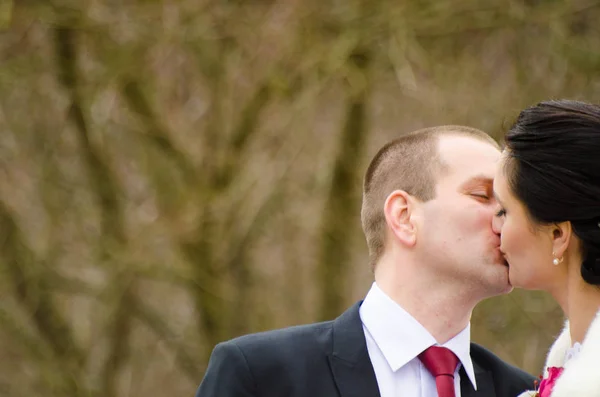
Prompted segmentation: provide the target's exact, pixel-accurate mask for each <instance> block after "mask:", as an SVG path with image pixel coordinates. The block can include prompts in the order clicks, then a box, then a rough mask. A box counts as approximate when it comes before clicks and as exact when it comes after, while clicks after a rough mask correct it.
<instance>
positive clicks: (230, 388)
mask: <svg viewBox="0 0 600 397" xmlns="http://www.w3.org/2000/svg"><path fill="white" fill-rule="evenodd" d="M196 397H258V394H257V392H256V383H255V381H254V378H253V376H252V373H251V372H250V366H249V365H248V361H247V360H246V357H245V356H244V353H243V352H242V351H241V349H240V348H239V346H237V345H236V344H234V343H231V342H225V343H220V344H218V345H217V346H216V347H215V349H214V350H213V352H212V354H211V356H210V360H209V362H208V368H207V370H206V373H205V374H204V379H203V380H202V383H200V387H199V388H198V391H197V392H196Z"/></svg>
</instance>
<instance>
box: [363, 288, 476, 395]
mask: <svg viewBox="0 0 600 397" xmlns="http://www.w3.org/2000/svg"><path fill="white" fill-rule="evenodd" d="M360 318H361V320H362V323H363V325H364V327H365V328H366V329H367V331H368V332H369V333H370V334H371V336H372V337H373V340H374V341H375V344H377V346H378V347H379V350H381V352H382V354H383V356H384V357H385V359H386V361H387V363H388V364H389V366H390V368H391V369H392V371H394V372H396V371H397V370H398V369H400V368H401V367H403V366H404V365H406V364H407V363H408V362H409V361H411V360H413V359H414V358H416V357H417V356H418V355H419V354H420V353H421V352H423V351H424V350H425V349H427V348H428V347H430V346H433V345H438V343H437V342H436V340H435V338H434V337H433V336H432V335H431V333H429V331H427V329H425V327H423V325H421V323H419V322H418V321H417V320H416V319H415V318H414V317H412V316H411V315H410V314H409V313H408V312H407V311H406V310H404V309H403V308H402V307H401V306H400V305H398V304H397V303H396V302H394V301H393V300H392V299H391V298H390V297H389V296H387V295H386V294H385V293H384V292H383V291H382V290H381V289H380V288H379V287H378V286H377V283H373V285H372V286H371V289H370V290H369V293H368V294H367V296H366V297H365V299H364V301H363V303H362V305H361V307H360ZM470 339H471V325H470V324H468V325H467V327H465V329H463V330H462V331H461V332H460V333H459V334H458V335H456V336H455V337H454V338H452V339H450V340H449V341H448V342H446V343H444V344H443V345H442V346H444V347H447V348H448V349H450V350H452V352H454V354H456V356H457V357H458V359H459V360H460V362H461V364H462V366H463V368H464V369H465V372H466V374H467V376H468V377H469V380H470V381H471V383H472V384H473V387H474V388H475V390H477V384H476V382H475V372H474V370H473V362H472V361H471V355H470Z"/></svg>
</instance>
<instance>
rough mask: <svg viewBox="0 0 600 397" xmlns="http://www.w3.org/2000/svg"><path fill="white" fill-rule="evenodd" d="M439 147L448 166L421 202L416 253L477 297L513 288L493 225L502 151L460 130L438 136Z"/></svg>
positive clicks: (451, 280)
mask: <svg viewBox="0 0 600 397" xmlns="http://www.w3.org/2000/svg"><path fill="white" fill-rule="evenodd" d="M438 148H439V155H440V159H441V161H442V163H443V164H445V168H446V169H445V170H444V171H443V172H442V173H441V174H440V175H438V176H437V185H436V196H435V198H434V199H432V200H429V201H427V202H425V203H421V204H420V209H421V211H420V214H421V219H419V223H420V225H419V226H418V227H419V231H418V235H417V246H418V247H419V248H418V250H419V255H420V256H421V257H422V259H423V263H424V264H426V265H427V266H430V267H431V269H432V270H433V271H435V272H436V274H439V275H440V277H442V279H443V280H444V282H446V280H448V281H447V282H455V283H459V284H460V285H463V286H464V288H465V289H464V291H465V293H468V294H471V295H473V296H478V297H481V298H485V297H489V296H493V295H498V294H501V293H507V292H509V291H510V290H511V289H512V287H511V286H510V284H509V282H508V268H507V267H506V264H505V261H504V259H503V257H502V255H501V252H500V250H499V245H500V239H499V237H498V235H497V234H495V233H494V232H493V230H492V219H493V216H494V210H495V209H496V207H497V205H496V202H495V199H494V195H493V190H492V189H493V178H494V174H495V167H496V163H497V162H498V161H499V159H500V151H499V150H498V149H496V148H495V147H494V146H493V145H491V144H490V143H486V142H483V141H480V140H477V139H474V138H469V137H462V136H454V137H452V136H450V137H442V138H440V141H439V146H438Z"/></svg>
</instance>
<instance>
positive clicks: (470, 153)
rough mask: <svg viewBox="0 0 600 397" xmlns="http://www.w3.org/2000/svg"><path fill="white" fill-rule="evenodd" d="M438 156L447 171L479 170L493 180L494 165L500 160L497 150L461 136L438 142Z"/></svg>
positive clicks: (479, 141) (486, 144) (476, 140)
mask: <svg viewBox="0 0 600 397" xmlns="http://www.w3.org/2000/svg"><path fill="white" fill-rule="evenodd" d="M438 155H439V157H440V161H441V163H442V164H443V165H444V166H445V167H446V168H448V171H451V172H452V170H461V171H462V172H465V171H467V170H468V171H469V173H472V172H473V170H481V171H482V172H483V173H485V174H486V175H487V174H489V176H490V177H491V178H492V179H493V175H494V173H495V168H496V164H497V163H498V161H499V160H500V158H501V155H502V154H501V152H500V150H499V149H498V148H496V147H495V146H493V145H492V144H490V143H489V142H485V141H483V140H480V139H476V138H473V137H463V136H456V137H455V136H450V137H442V138H441V139H440V140H439V142H438Z"/></svg>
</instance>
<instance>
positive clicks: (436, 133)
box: [405, 124, 501, 150]
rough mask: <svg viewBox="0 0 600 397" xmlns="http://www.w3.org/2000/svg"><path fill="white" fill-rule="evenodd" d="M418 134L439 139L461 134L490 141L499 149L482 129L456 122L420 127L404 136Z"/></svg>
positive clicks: (494, 141) (496, 143)
mask: <svg viewBox="0 0 600 397" xmlns="http://www.w3.org/2000/svg"><path fill="white" fill-rule="evenodd" d="M420 134H430V135H431V136H432V137H433V138H436V139H437V140H438V141H439V138H441V137H452V136H463V137H467V138H469V137H470V138H473V139H476V140H479V141H483V142H487V143H490V144H491V145H493V146H495V147H496V148H497V149H499V150H500V149H501V147H500V145H499V144H498V142H496V140H495V139H494V138H492V137H491V136H490V135H488V134H487V133H485V132H484V131H482V130H479V129H477V128H474V127H467V126H464V125H457V124H448V125H440V126H435V127H426V128H421V129H419V130H416V131H413V132H409V133H408V134H406V135H405V136H411V135H420Z"/></svg>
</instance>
